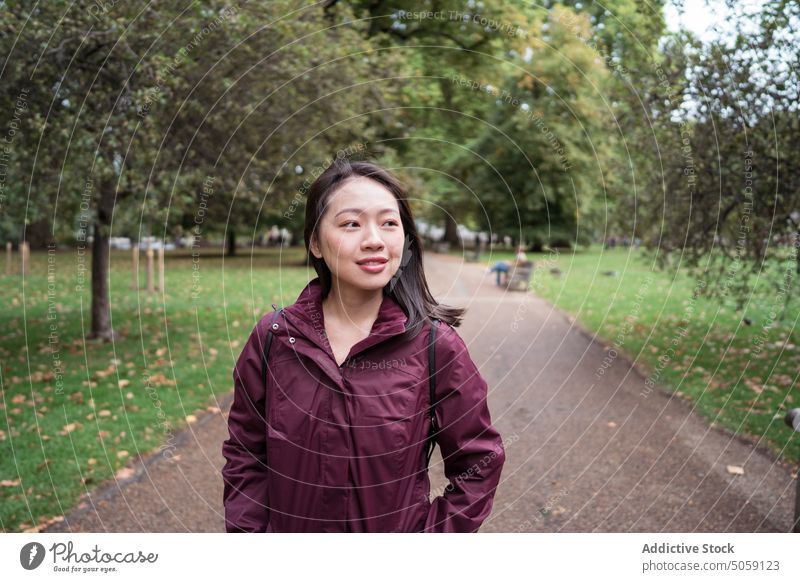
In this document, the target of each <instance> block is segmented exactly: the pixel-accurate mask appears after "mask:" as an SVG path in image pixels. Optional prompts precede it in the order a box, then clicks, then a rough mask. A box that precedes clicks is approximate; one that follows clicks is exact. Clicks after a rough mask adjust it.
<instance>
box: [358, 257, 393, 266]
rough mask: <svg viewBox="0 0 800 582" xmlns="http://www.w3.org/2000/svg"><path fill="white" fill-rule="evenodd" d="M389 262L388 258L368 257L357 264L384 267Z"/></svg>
mask: <svg viewBox="0 0 800 582" xmlns="http://www.w3.org/2000/svg"><path fill="white" fill-rule="evenodd" d="M388 261H389V259H387V258H386V257H367V258H366V259H361V260H360V261H357V264H359V265H382V264H384V263H387V262H388Z"/></svg>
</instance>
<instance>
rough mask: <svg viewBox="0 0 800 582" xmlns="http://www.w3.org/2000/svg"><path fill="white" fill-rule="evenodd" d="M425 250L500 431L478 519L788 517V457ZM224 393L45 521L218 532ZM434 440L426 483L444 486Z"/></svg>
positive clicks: (718, 525) (573, 526)
mask: <svg viewBox="0 0 800 582" xmlns="http://www.w3.org/2000/svg"><path fill="white" fill-rule="evenodd" d="M425 263H426V269H427V272H428V276H429V282H430V284H431V287H432V291H433V293H434V295H435V296H436V298H437V299H438V300H439V301H440V302H442V303H448V304H451V305H457V306H466V307H468V311H467V315H466V318H465V320H464V323H463V324H462V326H461V327H460V328H459V333H460V334H461V336H462V337H463V338H464V339H465V341H466V342H467V344H468V345H469V349H470V353H471V355H472V357H473V359H474V360H475V361H476V363H477V364H478V366H479V368H480V369H481V372H482V374H483V375H484V377H485V378H486V380H487V382H488V384H489V386H490V388H491V394H490V397H489V400H490V406H491V410H492V419H493V421H494V423H495V425H496V426H497V427H498V429H499V430H500V432H501V434H502V435H503V438H504V440H505V442H506V453H507V461H506V464H505V467H504V469H503V476H502V482H501V485H500V487H499V488H498V491H497V496H496V497H495V504H494V510H493V512H492V515H491V516H490V517H489V519H488V520H487V521H486V522H485V523H484V525H483V527H482V529H481V531H485V532H512V531H540V532H541V531H548V532H550V531H576V532H591V531H611V532H625V531H637V532H650V531H654V532H662V531H663V532H684V531H689V532H692V531H697V532H723V531H732V532H754V531H773V532H774V531H780V532H786V531H789V530H790V529H791V519H792V511H793V505H794V490H795V481H794V480H793V479H792V476H791V473H792V469H791V467H790V466H788V465H787V464H786V463H783V462H780V461H778V460H776V459H775V458H774V457H773V456H772V455H770V454H769V453H767V452H765V451H764V450H763V449H762V448H760V447H759V448H757V447H755V446H754V445H753V444H751V443H748V442H746V441H744V440H742V439H740V438H738V437H736V436H735V435H733V434H732V433H729V432H726V431H724V430H722V429H719V428H714V427H709V425H708V423H707V422H705V421H704V420H702V419H701V418H700V417H699V416H698V415H696V414H695V413H693V412H692V409H691V405H690V404H687V403H686V402H683V401H680V400H678V399H673V398H670V397H669V395H667V394H666V393H662V392H660V391H653V392H650V393H647V391H644V390H643V389H644V377H643V376H642V374H641V373H640V372H639V371H637V369H636V368H634V367H632V366H631V364H630V362H628V361H626V360H624V359H622V358H621V357H620V358H617V359H615V360H614V361H613V364H612V365H611V366H610V367H609V368H608V369H606V370H605V374H604V376H603V377H602V379H598V378H597V376H596V372H597V370H598V368H599V367H600V366H601V364H602V362H603V358H604V357H606V355H607V353H608V352H607V348H605V347H604V346H603V344H601V343H599V342H598V341H593V338H592V337H591V335H590V334H589V333H587V332H586V331H584V330H582V329H581V328H579V327H578V326H577V325H576V324H575V323H574V322H573V321H572V320H571V318H570V317H568V316H566V315H565V314H563V313H561V312H559V311H557V310H556V309H554V308H553V307H552V306H551V305H550V304H548V303H547V302H545V301H543V300H541V299H539V298H538V297H536V296H535V295H534V294H532V293H527V294H526V293H515V292H506V291H504V290H501V289H500V288H498V287H496V286H495V284H494V275H493V274H492V275H486V274H485V272H484V271H485V266H483V265H482V264H475V263H464V262H462V261H461V260H460V259H458V258H456V257H451V256H445V255H437V254H431V253H429V254H428V255H427V256H426V259H425ZM220 397H221V398H222V400H221V402H220V408H221V409H222V410H223V414H208V415H206V416H204V417H202V418H201V420H200V421H199V422H197V423H195V424H194V425H192V427H191V429H189V430H187V431H185V432H183V433H181V434H180V435H179V439H178V440H179V446H178V450H177V451H176V452H177V453H178V456H177V457H175V458H174V459H166V458H163V457H161V456H158V455H155V456H153V457H150V458H149V459H146V460H144V461H143V462H142V461H140V462H139V464H138V465H137V466H135V467H134V468H135V469H136V474H135V475H134V476H133V477H131V478H129V479H127V480H125V481H120V482H116V483H112V484H111V485H109V486H106V487H104V488H102V489H100V490H98V491H97V492H95V493H94V494H93V495H92V497H91V498H88V499H85V500H83V501H82V502H81V504H80V505H79V506H78V508H76V509H75V510H74V511H73V512H71V513H70V514H69V515H67V516H65V519H64V521H63V522H61V523H58V524H56V525H55V526H52V527H51V528H50V529H49V530H47V531H113V532H140V531H144V532H183V531H191V532H214V531H216V532H219V531H224V518H223V508H222V480H221V476H220V470H221V468H222V466H223V464H224V459H223V457H222V454H221V445H222V442H223V441H224V440H225V439H226V438H227V436H228V433H227V428H226V424H225V422H226V415H227V409H228V408H229V406H230V403H231V400H232V394H227V395H225V396H224V398H223V396H222V395H220ZM787 430H789V429H788V427H787ZM436 451H437V452H436V453H435V455H434V458H433V459H432V460H431V466H432V473H431V480H432V489H436V488H437V487H438V489H439V490H441V487H442V486H443V485H444V481H443V477H442V474H441V463H440V461H441V458H440V457H439V456H438V448H437V450H436ZM434 465H436V467H434ZM728 465H736V466H740V467H743V468H744V474H743V475H734V474H730V473H729V472H728V470H727V466H728Z"/></svg>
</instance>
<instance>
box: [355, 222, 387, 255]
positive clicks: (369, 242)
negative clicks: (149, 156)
mask: <svg viewBox="0 0 800 582" xmlns="http://www.w3.org/2000/svg"><path fill="white" fill-rule="evenodd" d="M383 246H384V245H383V239H382V238H381V235H380V230H379V228H378V225H377V224H375V223H372V222H371V223H369V224H368V225H367V227H366V228H365V229H364V239H363V240H362V241H361V247H362V248H364V249H373V250H379V249H382V248H383Z"/></svg>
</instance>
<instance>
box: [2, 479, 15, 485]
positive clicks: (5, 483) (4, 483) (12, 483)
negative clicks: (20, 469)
mask: <svg viewBox="0 0 800 582" xmlns="http://www.w3.org/2000/svg"><path fill="white" fill-rule="evenodd" d="M17 485H19V479H15V480H14V481H11V480H9V479H3V480H2V481H0V487H16V486H17Z"/></svg>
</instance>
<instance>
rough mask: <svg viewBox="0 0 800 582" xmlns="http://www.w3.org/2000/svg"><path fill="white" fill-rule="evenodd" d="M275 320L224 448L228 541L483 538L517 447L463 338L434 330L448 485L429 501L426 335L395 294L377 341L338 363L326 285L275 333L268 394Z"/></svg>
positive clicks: (258, 349)
mask: <svg viewBox="0 0 800 582" xmlns="http://www.w3.org/2000/svg"><path fill="white" fill-rule="evenodd" d="M272 315H273V314H272V313H270V314H268V315H266V316H265V317H264V318H263V319H262V320H261V321H260V322H259V323H258V324H257V325H256V327H255V329H254V330H253V332H252V333H251V335H250V338H249V340H248V341H247V345H245V347H244V349H243V350H242V353H241V355H240V356H239V360H238V361H237V363H236V367H235V368H234V371H233V377H234V386H235V389H234V401H233V405H232V407H231V410H230V415H229V417H228V429H229V432H230V438H229V439H227V440H226V441H225V442H224V444H223V446H222V454H223V456H224V457H225V459H226V463H225V467H224V468H223V470H222V475H223V479H224V495H223V499H224V505H225V525H226V530H227V531H229V532H235V531H248V532H264V531H275V532H419V531H426V532H474V531H477V529H478V528H479V527H480V525H481V523H483V521H484V520H485V519H486V518H487V517H488V516H489V513H490V512H491V509H492V501H493V498H494V493H495V489H496V487H497V484H498V482H499V480H500V472H501V469H502V466H503V463H504V462H505V450H504V448H503V443H502V440H501V437H500V435H499V434H498V432H497V431H496V430H495V428H494V427H493V426H492V423H491V418H490V415H489V409H488V407H487V404H486V394H487V385H486V382H485V381H484V379H483V378H482V377H481V375H480V373H479V372H478V369H477V368H476V366H475V364H474V363H473V361H472V359H471V358H470V356H469V353H468V351H467V348H466V345H465V344H464V341H463V340H462V339H461V337H460V336H459V335H458V333H456V331H455V329H453V327H451V326H450V325H447V324H445V323H444V322H441V323H440V324H439V329H438V331H437V335H436V344H435V350H436V354H435V362H436V368H437V373H436V374H437V375H436V395H437V398H438V403H437V406H436V417H437V421H438V424H439V427H440V431H439V433H438V434H437V442H438V445H439V447H440V449H441V453H442V458H443V460H444V470H445V474H446V476H447V478H448V479H449V480H450V485H448V487H447V488H446V489H445V492H444V495H442V496H439V497H436V498H435V499H434V500H433V503H431V502H430V501H429V500H428V497H429V492H430V482H429V480H428V473H427V471H426V470H425V455H424V448H425V440H426V437H427V435H428V429H429V426H430V418H429V416H428V401H429V389H428V351H427V343H428V340H429V335H428V331H429V328H427V327H426V329H425V330H424V331H422V332H421V333H420V334H419V335H417V337H416V338H414V339H413V340H411V341H409V340H407V339H406V340H405V341H404V339H403V336H402V335H401V334H402V333H403V331H404V329H405V328H404V325H405V321H406V315H405V314H404V313H403V311H402V309H401V308H400V306H399V305H398V304H397V303H396V302H395V301H394V300H393V299H392V298H391V297H389V296H388V295H384V298H383V303H382V304H381V307H380V311H379V313H378V318H377V319H376V320H375V323H374V325H373V326H372V330H371V331H370V334H369V336H368V337H366V338H365V339H363V340H361V341H360V342H358V343H357V344H355V345H354V346H353V347H352V349H351V350H350V353H349V354H348V356H347V359H346V360H345V362H344V364H342V366H338V365H337V364H336V360H335V359H334V356H333V352H332V350H331V348H330V343H329V342H328V341H327V338H326V334H325V327H324V324H323V315H322V289H321V286H320V282H319V278H316V279H314V280H313V281H311V282H310V283H309V284H308V285H307V286H306V288H305V289H304V290H303V292H302V293H301V294H300V296H299V297H298V299H297V302H296V303H295V304H293V305H291V306H289V307H287V308H285V309H284V312H283V315H278V316H277V319H276V320H275V323H274V324H273V341H272V346H271V349H270V354H269V366H268V372H267V383H266V387H265V386H264V383H263V382H262V377H261V359H262V347H263V345H264V342H265V339H266V336H267V327H268V326H269V325H270V321H271V319H272Z"/></svg>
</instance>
